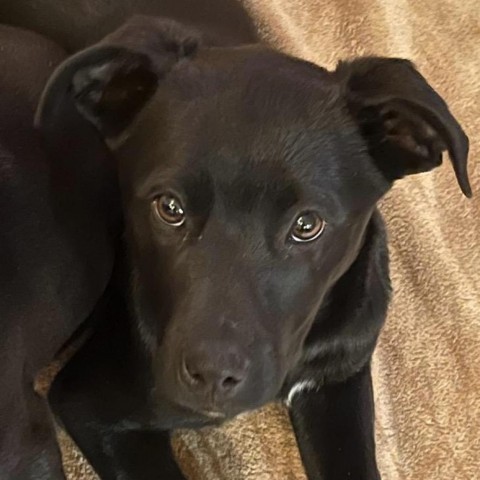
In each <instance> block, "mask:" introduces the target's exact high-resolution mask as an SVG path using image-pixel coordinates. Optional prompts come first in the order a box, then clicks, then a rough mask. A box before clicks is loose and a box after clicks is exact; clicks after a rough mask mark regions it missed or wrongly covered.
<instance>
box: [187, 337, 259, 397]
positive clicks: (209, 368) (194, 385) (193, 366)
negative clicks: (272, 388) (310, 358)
mask: <svg viewBox="0 0 480 480" xmlns="http://www.w3.org/2000/svg"><path fill="white" fill-rule="evenodd" d="M249 364H250V362H249V361H248V359H247V358H246V357H245V356H244V355H242V354H241V353H240V352H238V351H232V348H229V349H225V347H223V348H222V347H219V346H214V345H204V346H203V348H197V349H195V350H191V351H190V352H189V353H188V354H185V355H184V356H183V361H182V365H181V378H182V380H183V382H184V384H185V385H186V386H187V388H188V389H189V390H190V391H191V392H192V393H193V394H195V395H196V396H198V397H203V398H205V400H207V399H212V400H213V401H214V402H215V403H217V404H219V405H221V404H222V403H223V402H225V401H226V400H228V399H230V398H232V397H234V396H235V394H236V393H237V392H238V391H239V390H240V389H241V387H242V385H243V384H244V383H245V382H246V380H247V377H248V371H249Z"/></svg>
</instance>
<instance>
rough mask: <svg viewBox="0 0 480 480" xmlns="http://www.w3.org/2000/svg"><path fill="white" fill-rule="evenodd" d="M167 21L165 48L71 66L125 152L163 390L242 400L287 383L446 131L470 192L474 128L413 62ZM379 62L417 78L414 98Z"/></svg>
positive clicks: (139, 283)
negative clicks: (244, 39)
mask: <svg viewBox="0 0 480 480" xmlns="http://www.w3.org/2000/svg"><path fill="white" fill-rule="evenodd" d="M137 21H138V20H137ZM149 22H150V21H149ZM133 25H134V26H135V23H134V24H133ZM149 27H150V28H152V29H153V31H155V29H157V31H158V30H159V29H160V31H161V32H162V35H164V34H165V31H166V30H165V25H164V24H162V23H158V21H157V23H156V24H153V25H152V24H151V22H150V23H149ZM177 28H179V30H177ZM127 31H128V30H127ZM172 31H173V33H172ZM157 33H158V32H157ZM168 34H169V35H172V36H173V38H174V40H171V41H170V43H169V44H168V45H169V47H168V48H166V49H163V50H162V48H157V50H155V49H154V48H152V44H151V42H150V43H148V48H144V45H143V46H142V47H141V48H139V45H138V43H137V42H134V44H135V45H134V47H132V46H130V48H129V49H126V50H125V51H124V50H118V49H115V48H114V49H112V48H110V47H105V46H103V47H96V49H92V50H90V51H89V52H87V54H83V56H81V57H80V60H78V58H77V60H74V61H73V62H71V63H70V64H69V65H68V66H67V68H65V69H64V70H63V72H61V74H60V75H59V77H60V78H61V76H62V75H64V76H65V71H67V72H70V73H69V75H67V77H68V78H69V82H70V86H71V89H73V91H74V97H73V98H74V100H75V102H76V106H77V108H78V110H79V111H80V112H81V113H82V114H83V115H84V116H85V117H86V118H87V119H88V120H89V121H91V122H92V123H93V124H94V125H95V126H96V127H97V128H98V129H99V130H100V131H101V132H102V134H103V135H104V136H105V138H106V141H107V143H108V144H109V145H110V147H111V149H112V151H113V153H114V155H115V158H116V159H117V161H118V169H119V178H120V186H121V191H122V195H123V208H124V214H125V224H126V239H127V243H128V247H129V255H130V266H131V270H132V303H133V306H134V310H135V315H136V321H137V324H138V328H139V332H140V334H141V338H142V340H143V342H144V344H145V347H146V349H147V350H148V352H149V354H150V355H151V358H152V366H153V372H154V378H155V383H156V385H155V395H157V396H158V397H161V398H166V399H167V400H169V401H171V402H173V403H174V404H176V405H179V406H182V407H186V408H187V409H189V410H193V411H195V412H200V413H204V414H205V415H207V416H211V417H223V416H231V415H234V414H236V413H239V412H240V411H243V410H246V409H251V408H254V407H256V406H259V405H261V404H263V403H265V402H267V401H269V400H271V399H273V398H274V397H275V396H276V395H277V394H278V392H279V390H280V388H281V386H282V384H283V382H284V380H285V377H286V375H287V374H288V372H289V371H290V370H291V369H292V367H293V366H294V365H295V364H296V362H297V360H298V358H299V355H300V353H301V351H302V345H303V342H304V340H305V337H306V335H307V334H308V332H309V329H310V327H311V325H312V323H313V321H314V319H315V316H316V314H317V312H318V310H319V308H320V306H321V304H322V301H323V300H324V298H325V296H326V294H328V291H329V290H330V289H331V288H332V287H333V286H334V285H335V282H336V281H337V280H338V279H339V277H340V276H341V275H342V274H343V273H345V271H346V270H347V269H348V268H349V266H350V265H351V264H352V262H353V261H354V260H355V258H356V256H357V254H358V251H359V249H360V248H361V246H362V242H363V238H364V232H365V229H366V226H367V225H368V222H369V219H370V216H371V214H372V212H373V210H374V208H375V205H376V202H377V201H378V200H379V198H380V197H381V196H382V195H383V194H384V193H385V192H386V191H387V190H388V188H389V187H390V185H391V182H392V181H393V180H395V179H396V178H400V177H401V176H403V175H405V174H407V173H415V172H418V171H425V170H429V169H431V168H433V167H434V166H436V165H438V164H439V162H440V159H441V152H442V151H443V150H445V149H448V150H449V152H450V154H451V156H452V158H453V160H454V166H455V169H456V172H457V175H458V178H459V181H460V183H461V185H462V187H463V189H464V191H465V192H466V193H468V179H467V178H466V173H465V165H464V164H465V161H466V143H465V142H466V139H465V137H464V135H463V132H462V131H461V129H460V127H459V126H458V124H457V123H456V122H455V120H454V119H453V117H451V115H450V114H449V112H448V110H447V109H446V106H445V105H444V104H443V103H442V102H441V100H440V99H439V97H438V96H436V94H434V92H433V91H432V90H430V89H429V87H428V85H427V84H426V82H425V81H424V79H423V78H422V77H420V75H419V74H418V73H417V72H416V71H415V70H414V69H413V68H412V67H411V65H410V64H408V63H407V62H398V61H394V60H385V59H370V60H363V61H359V62H358V64H357V65H356V66H355V64H354V63H352V64H347V65H341V66H340V67H339V68H338V69H337V71H336V72H334V73H330V72H327V71H326V70H323V69H320V68H318V67H315V66H313V65H311V64H308V63H305V62H301V61H299V60H296V59H292V58H290V57H287V56H284V55H282V54H280V53H278V52H275V51H273V50H269V49H267V48H264V47H259V46H255V47H253V46H247V47H242V48H206V47H202V46H198V45H197V44H196V43H195V41H194V40H192V39H191V38H190V37H189V36H188V35H186V34H185V35H184V36H182V30H181V28H180V27H178V26H176V25H175V26H174V29H173V30H172V28H171V24H169V29H168ZM122 35H123V37H122ZM122 35H120V37H121V38H125V34H124V33H122ZM162 38H163V37H162ZM179 39H180V40H179ZM143 41H145V37H142V42H143ZM156 41H157V42H158V38H157V40H156ZM171 42H173V44H174V48H172V43H171ZM138 50H140V52H139V51H138ZM145 52H147V53H145ZM172 52H173V54H172ZM172 55H173V56H172ZM85 59H86V60H87V61H86V60H85ZM75 61H76V62H77V63H75ZM362 62H363V63H362ZM369 62H370V63H369ZM389 62H392V63H389ZM385 64H388V65H390V69H393V70H394V71H393V72H389V70H388V68H387V69H386V67H385ZM388 65H387V67H388ZM382 69H383V70H382ZM382 71H384V73H387V74H389V75H390V76H391V75H392V74H393V76H397V77H400V78H399V80H400V82H401V81H402V76H403V77H404V78H403V81H406V79H409V81H410V83H411V84H414V88H412V87H411V86H410V87H409V88H410V90H409V95H410V96H409V98H407V100H406V101H403V100H405V99H404V98H402V95H403V97H405V96H408V95H406V94H404V93H402V91H401V88H403V87H401V88H400V87H398V85H396V84H393V87H392V85H390V82H389V81H386V82H385V81H384V80H382V79H380V80H378V75H381V73H382ZM366 77H368V78H366ZM375 82H377V86H376V87H375ZM58 83H61V82H60V81H59V80H58V78H57V84H58ZM54 85H55V83H54ZM52 88H53V87H52V86H50V91H51V90H52ZM389 88H390V90H391V89H392V88H393V92H390V91H388V89H389ZM407 88H408V87H407ZM395 89H397V90H399V89H400V91H396V90H395ZM57 90H58V89H57ZM412 92H413V93H412ZM57 95H58V94H57ZM432 95H433V97H432ZM418 97H420V98H418ZM46 98H47V99H46V100H45V99H44V102H43V110H44V111H47V113H48V110H49V107H48V101H49V100H48V98H49V97H48V95H47V97H46ZM415 102H416V103H415ZM413 103H415V105H414V106H412V104H413ZM432 110H433V113H432ZM426 111H427V113H425V112H426ZM46 115H47V114H43V116H44V117H45V116H46ZM385 157H386V158H385ZM382 162H383V163H382ZM389 162H390V163H389Z"/></svg>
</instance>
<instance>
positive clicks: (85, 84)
mask: <svg viewBox="0 0 480 480" xmlns="http://www.w3.org/2000/svg"><path fill="white" fill-rule="evenodd" d="M199 43H200V38H199V37H198V35H197V33H196V32H195V31H192V30H191V29H190V28H188V27H185V26H183V25H182V24H179V23H177V22H174V21H171V20H168V19H163V18H156V17H146V16H141V15H140V16H135V17H132V18H131V19H130V20H129V21H128V22H127V23H125V24H124V25H123V26H121V27H120V28H119V29H118V30H116V31H114V32H113V33H112V34H110V35H109V36H107V37H106V38H105V39H103V40H102V41H101V42H99V43H98V44H96V45H94V46H92V47H90V48H87V49H86V50H83V51H81V52H79V53H77V54H76V55H74V56H73V57H71V58H69V59H68V60H67V61H65V62H64V63H63V64H61V65H60V66H59V67H58V68H57V69H56V71H55V72H54V74H53V75H52V77H51V78H50V80H49V82H48V84H47V86H46V87H45V90H44V92H43V95H42V98H41V100H40V103H39V106H38V109H37V114H36V119H35V123H36V125H37V127H38V128H39V129H40V130H41V131H43V132H44V134H45V135H46V136H47V137H48V135H49V134H50V133H51V132H55V130H58V127H59V126H61V125H63V124H64V123H65V121H66V120H67V117H69V116H70V117H71V116H72V115H75V114H76V113H77V114H78V113H79V114H80V115H81V116H82V117H83V118H84V119H86V120H87V121H88V122H89V123H90V124H92V125H93V126H95V128H96V129H97V130H98V131H99V132H100V134H101V135H102V137H104V138H105V139H115V138H116V137H118V136H119V135H120V134H121V133H122V132H123V131H125V129H126V128H127V127H128V126H129V125H130V124H131V123H132V121H133V120H134V118H135V117H136V116H137V114H138V113H139V112H140V111H141V110H142V108H144V106H145V105H146V104H147V102H148V101H149V99H150V98H151V97H152V96H153V95H154V93H155V91H156V89H157V86H158V83H159V82H161V81H162V79H163V78H164V77H165V76H166V75H168V74H169V72H170V71H171V70H172V69H173V68H174V67H175V65H177V64H178V63H180V62H182V61H186V60H187V59H189V58H191V57H193V56H194V54H195V53H196V50H197V47H198V45H199Z"/></svg>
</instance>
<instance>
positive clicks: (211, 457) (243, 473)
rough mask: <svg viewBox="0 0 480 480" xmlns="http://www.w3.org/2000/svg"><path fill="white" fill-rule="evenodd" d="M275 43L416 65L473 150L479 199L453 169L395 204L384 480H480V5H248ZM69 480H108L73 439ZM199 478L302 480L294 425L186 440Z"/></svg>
mask: <svg viewBox="0 0 480 480" xmlns="http://www.w3.org/2000/svg"><path fill="white" fill-rule="evenodd" d="M246 3H247V6H248V8H249V9H250V11H251V12H252V13H253V15H254V16H255V18H256V19H257V22H258V24H259V26H260V28H261V31H262V32H263V34H264V36H265V37H266V38H267V39H268V40H269V41H270V42H272V43H273V44H275V45H277V46H279V47H281V48H282V49H283V50H285V51H286V52H289V53H293V54H296V55H299V56H301V57H303V58H306V59H308V60H311V61H314V62H316V63H318V64H321V65H323V66H327V67H331V68H333V67H334V66H335V64H336V62H337V60H338V59H341V58H346V57H351V56H355V55H364V54H378V55H390V56H401V57H406V58H410V59H412V60H413V61H414V62H415V63H416V64H417V66H418V67H419V69H420V70H421V72H422V73H423V74H424V75H425V76H426V77H427V79H429V81H430V82H431V83H432V85H433V86H434V87H435V88H436V89H438V91H439V92H440V93H441V94H442V95H443V96H444V98H445V99H446V100H447V102H448V103H449V105H450V107H451V109H452V111H453V113H454V115H456V116H457V118H458V119H459V121H460V123H462V125H463V126H464V127H465V130H466V132H467V134H468V135H469V136H470V139H471V156H470V174H471V180H472V186H473V190H474V193H477V196H476V197H474V199H473V200H466V199H465V198H463V197H462V195H461V194H460V191H459V189H458V188H457V185H456V183H455V178H454V175H453V171H452V169H451V167H450V166H449V165H448V162H446V163H445V165H444V166H442V167H441V168H440V169H438V170H437V171H436V172H434V173H430V174H424V175H419V176H416V177H414V178H410V179H408V180H404V181H402V182H400V183H398V185H396V186H395V188H394V189H393V191H392V192H391V194H389V196H388V198H386V199H385V200H384V202H383V204H382V211H383V213H384V214H385V217H386V220H387V224H388V228H389V234H390V251H391V258H392V278H393V284H394V289H395V297H394V301H393V304H392V306H391V309H390V315H389V319H388V322H387V326H386V327H385V329H384V331H383V334H382V336H381V339H380V342H379V345H378V348H377V351H376V354H375V360H374V383H375V397H376V409H377V443H378V457H379V465H380V470H381V472H382V474H383V479H384V480H403V479H409V480H410V479H413V480H452V479H455V480H474V479H478V478H480V172H479V168H478V158H479V156H480V4H479V3H478V0H438V1H436V2H430V1H427V0H247V2H246ZM63 446H64V451H65V465H66V470H67V473H68V475H69V478H70V479H75V480H90V479H93V478H95V477H94V476H93V475H92V474H91V473H90V471H89V469H88V467H87V466H86V465H85V463H84V462H83V461H82V459H81V457H80V456H79V455H78V453H77V452H76V450H75V449H74V448H72V446H71V444H70V443H69V442H68V440H67V439H64V440H63ZM176 450H177V453H178V457H179V460H180V462H181V463H182V466H183V469H184V471H185V473H186V474H187V476H188V478H189V479H191V480H200V479H201V480H247V479H248V480H293V479H295V480H297V479H298V480H301V479H304V478H305V476H304V473H303V470H302V466H301V463H300V460H299V456H298V452H297V450H296V445H295V440H294V438H293V435H292V432H291V428H290V425H289V422H288V418H287V417H286V415H285V412H284V411H283V409H282V407H280V406H269V407H267V408H265V409H263V410H262V411H260V412H257V413H254V414H249V415H247V416H243V417H241V418H238V419H237V420H235V421H234V422H232V423H230V424H228V425H226V426H225V427H224V428H221V429H216V430H210V431H201V432H185V433H182V434H181V435H180V436H179V437H178V439H177V441H176Z"/></svg>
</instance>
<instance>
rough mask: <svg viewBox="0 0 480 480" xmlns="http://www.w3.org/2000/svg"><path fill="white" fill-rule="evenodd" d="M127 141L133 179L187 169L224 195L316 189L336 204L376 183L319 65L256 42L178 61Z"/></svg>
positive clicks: (302, 193) (306, 193)
mask: <svg viewBox="0 0 480 480" xmlns="http://www.w3.org/2000/svg"><path fill="white" fill-rule="evenodd" d="M233 50H235V49H233ZM132 141H133V145H136V147H132V148H135V150H136V152H141V154H139V156H138V157H137V158H138V165H139V166H140V169H141V171H142V176H143V179H142V181H141V182H139V183H140V184H142V185H145V184H147V185H150V184H155V183H156V182H159V181H161V179H165V178H167V179H175V178H183V177H186V176H188V177H189V178H190V179H191V178H192V177H194V176H195V175H197V176H198V178H199V179H207V178H208V179H209V182H210V184H211V185H215V186H216V188H217V189H218V193H221V194H223V195H224V196H229V197H232V195H234V194H235V193H238V192H241V195H240V196H241V198H242V199H243V200H245V199H250V201H251V202H252V201H254V199H255V198H266V199H268V198H272V195H273V193H274V192H275V195H277V196H280V197H282V198H288V199H289V200H288V201H293V199H296V198H297V199H298V198H301V197H307V198H308V197H312V196H316V197H317V198H319V197H322V198H325V199H327V200H328V199H330V202H337V203H338V202H339V199H340V201H341V202H343V203H346V206H345V207H344V208H348V204H355V203H356V202H357V198H356V197H357V196H358V195H360V196H363V198H366V197H369V195H370V193H373V194H374V195H373V196H372V198H377V197H378V196H379V193H378V192H377V191H376V190H377V187H378V188H381V187H382V185H381V183H382V182H381V180H380V178H379V176H378V172H376V170H375V169H374V167H373V166H372V164H371V161H370V160H369V158H368V156H367V155H366V154H365V148H364V143H363V141H362V140H361V137H360V135H359V133H358V131H357V128H356V126H355V125H354V123H353V120H352V119H351V118H350V116H349V115H347V114H346V112H345V106H344V103H343V100H342V98H341V96H340V94H339V89H338V87H337V86H336V85H335V84H334V83H333V82H332V81H331V79H330V76H329V74H328V72H325V71H324V70H322V69H319V68H317V67H315V66H313V65H311V64H308V63H305V62H301V61H299V60H296V59H292V58H290V57H287V56H285V55H281V54H278V53H275V52H271V51H268V50H265V49H263V50H255V49H252V51H249V49H245V50H241V49H240V50H239V51H234V52H233V54H230V55H228V56H226V54H225V52H224V51H223V50H221V49H219V51H218V52H213V53H212V51H209V52H208V53H205V54H204V55H203V56H202V55H199V58H198V59H197V62H194V63H192V64H186V65H184V67H181V68H179V69H178V70H177V71H176V72H174V74H173V75H172V77H171V78H169V79H168V81H166V82H165V84H164V85H162V86H161V87H160V89H159V92H158V93H157V94H156V95H155V97H154V98H153V100H152V102H151V103H150V105H149V106H148V107H147V109H146V111H145V112H144V113H143V114H142V118H141V121H140V124H139V125H138V126H137V128H136V132H134V134H133V137H132ZM193 183H195V182H193ZM200 183H201V182H200V180H199V181H198V182H196V183H195V184H196V185H197V186H198V185H200ZM377 183H378V185H377ZM232 185H234V186H235V188H231V187H232ZM266 192H270V193H271V194H272V195H268V194H267V195H265V193H266ZM275 195H273V196H275ZM237 203H241V202H237ZM287 203H288V202H287Z"/></svg>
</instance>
